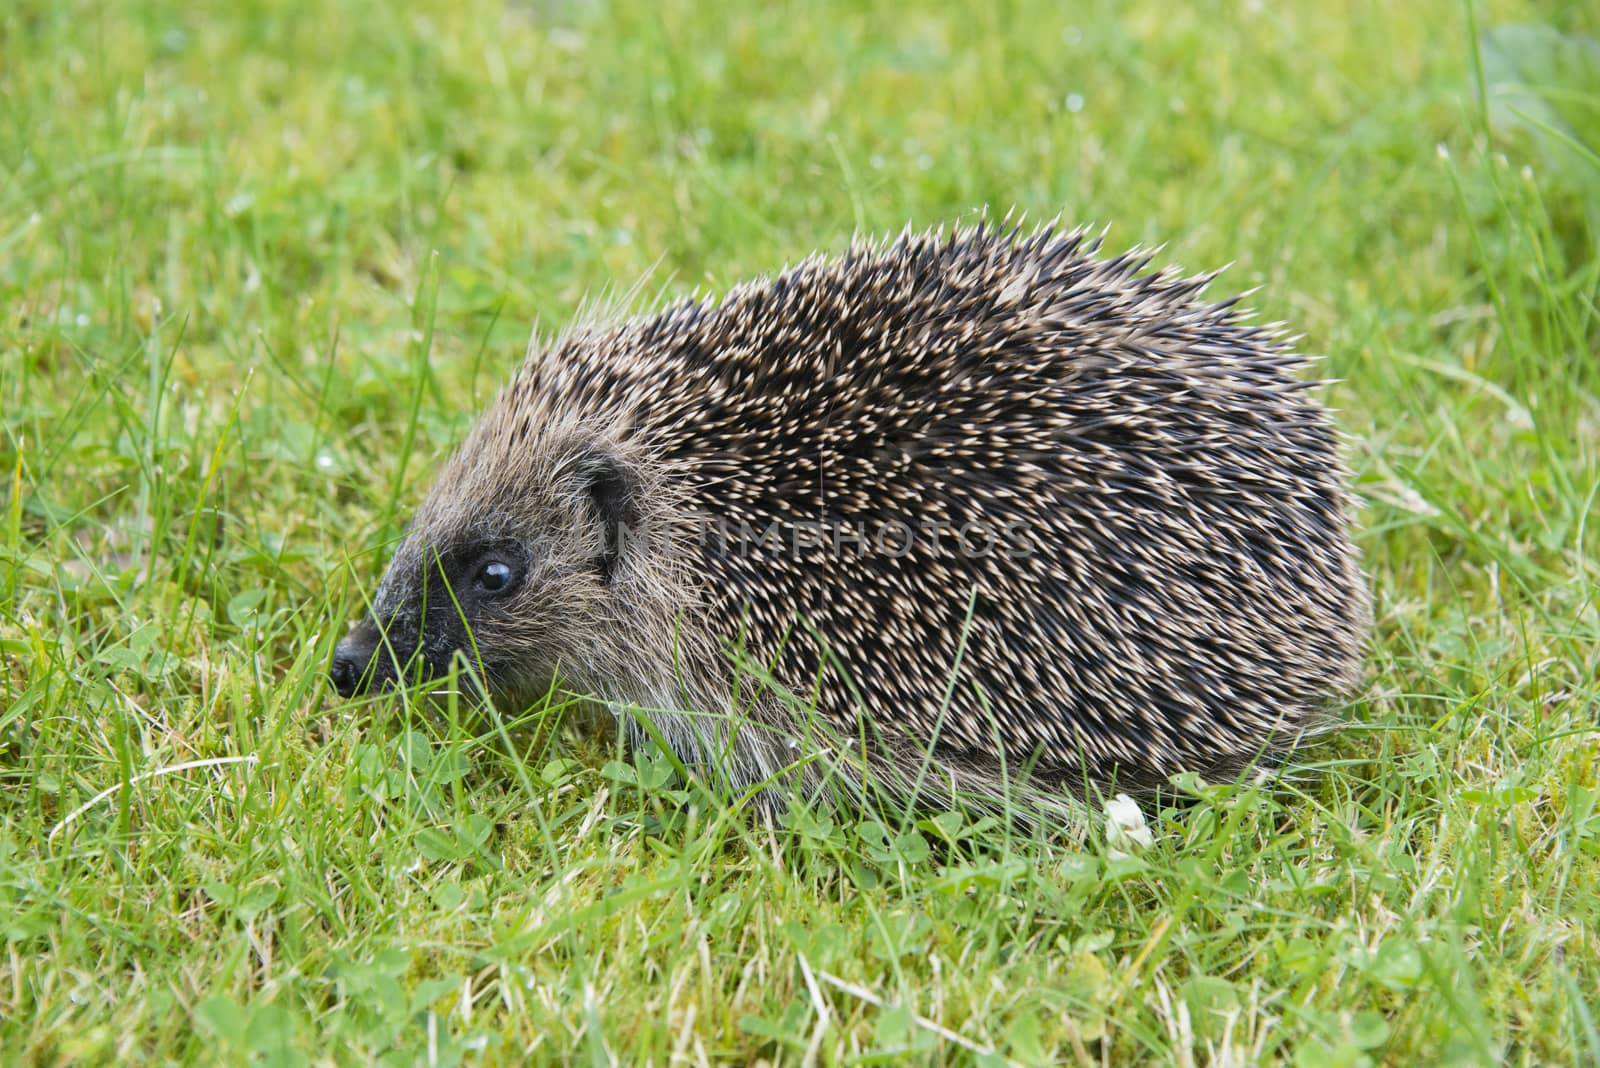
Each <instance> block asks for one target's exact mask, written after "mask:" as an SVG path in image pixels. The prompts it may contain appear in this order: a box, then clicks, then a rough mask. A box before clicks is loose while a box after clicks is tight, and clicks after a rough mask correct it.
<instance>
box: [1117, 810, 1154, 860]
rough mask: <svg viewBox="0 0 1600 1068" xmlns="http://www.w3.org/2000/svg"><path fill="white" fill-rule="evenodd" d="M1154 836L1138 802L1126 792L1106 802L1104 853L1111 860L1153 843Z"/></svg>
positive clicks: (1120, 858)
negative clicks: (1146, 823)
mask: <svg viewBox="0 0 1600 1068" xmlns="http://www.w3.org/2000/svg"><path fill="white" fill-rule="evenodd" d="M1155 841H1156V836H1155V835H1154V834H1152V833H1150V828H1149V827H1147V826H1145V822H1144V813H1143V812H1141V811H1140V810H1139V803H1138V802H1137V801H1135V800H1134V799H1133V798H1131V797H1129V796H1128V795H1127V794H1118V795H1117V796H1116V797H1113V798H1112V799H1111V800H1109V801H1107V802H1106V855H1107V856H1109V857H1110V858H1111V859H1112V860H1122V859H1123V858H1124V857H1127V856H1130V855H1132V854H1133V853H1135V852H1137V851H1138V850H1141V849H1147V848H1149V847H1150V846H1152V845H1154V844H1155Z"/></svg>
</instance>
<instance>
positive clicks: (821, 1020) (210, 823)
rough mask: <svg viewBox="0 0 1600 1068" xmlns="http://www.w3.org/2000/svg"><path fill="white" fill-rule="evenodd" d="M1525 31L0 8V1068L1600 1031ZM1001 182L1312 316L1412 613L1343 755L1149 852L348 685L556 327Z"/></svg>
mask: <svg viewBox="0 0 1600 1068" xmlns="http://www.w3.org/2000/svg"><path fill="white" fill-rule="evenodd" d="M1535 20H1537V21H1543V22H1546V23H1549V24H1551V25H1552V26H1553V27H1554V28H1555V29H1557V30H1559V31H1562V32H1564V33H1569V34H1570V33H1587V34H1591V35H1593V34H1596V33H1597V31H1600V21H1597V17H1596V13H1595V11H1594V9H1593V8H1592V6H1591V5H1588V4H1586V3H1582V2H1579V0H1569V2H1566V3H1555V4H1539V5H1535V4H1533V3H1519V2H1513V0H1505V2H1500V0H1492V2H1483V3H1478V4H1475V5H1473V6H1472V7H1468V6H1465V5H1464V4H1463V3H1462V2H1460V0H1417V2H1415V3H1410V4H1404V5H1386V4H1357V3H1352V4H1348V5H1329V4H1320V3H1317V4H1314V3H1296V4H1292V5H1285V4H1253V3H1249V2H1246V3H1244V4H1242V5H1236V4H1214V3H1209V2H1202V3H1199V4H1193V5H1170V4H1165V3H1159V2H1155V0H1141V2H1137V3H1131V4H1122V3H1115V4H1114V3H1110V2H1109V0H1107V2H1100V3H1091V4H1083V5H1071V6H1070V7H1064V6H1060V5H1056V4H1049V3H1042V2H1033V0H1016V2H1004V3H999V4H995V5H972V7H971V10H957V9H956V8H955V7H954V6H952V7H950V8H949V9H945V8H943V7H940V6H937V5H915V6H907V5H884V6H882V7H881V8H874V9H871V10H866V9H862V8H861V7H859V6H858V5H856V4H854V3H847V2H844V0H832V2H829V3H819V4H810V5H770V6H769V5H753V4H743V5H729V6H728V7H727V8H726V9H725V10H721V11H716V10H711V9H709V8H707V7H706V6H705V5H695V4H690V3H687V2H685V0H656V2H649V3H645V2H635V0H617V2H615V3H587V2H583V3H580V2H576V0H502V2H499V3H495V2H488V0H468V2H464V3H456V2H453V0H452V2H445V0H419V2H416V3H409V4H401V5H396V4H391V3H378V2H375V0H351V2H339V3H335V2H333V0H295V2H283V3H275V2H269V0H240V2H238V3H234V4H229V5H221V4H218V5H195V4H189V3H179V2H177V0H128V2H126V3H121V4H90V3H87V2H82V0H62V2H54V0H12V2H10V3H8V4H6V5H4V7H3V10H0V406H3V409H4V413H5V416H4V434H3V437H0V472H3V474H0V478H3V482H0V489H3V492H0V650H3V654H4V670H3V672H0V813H3V815H4V826H3V830H0V941H3V949H0V1059H3V1060H4V1061H6V1062H11V1063H40V1064H55V1063H67V1062H84V1063H104V1062H109V1061H124V1060H149V1061H200V1062H208V1061H211V1060H212V1059H213V1058H216V1057H219V1056H220V1057H223V1058H225V1059H227V1060H230V1061H235V1062H239V1063H244V1062H248V1061H259V1062H262V1063H272V1064H294V1063H301V1062H305V1061H312V1062H317V1063H341V1064H342V1063H370V1062H373V1061H378V1060H381V1061H383V1062H384V1063H413V1062H427V1063H457V1062H461V1061H466V1062H477V1061H487V1062H491V1063H505V1062H514V1061H518V1060H520V1059H522V1058H523V1057H525V1056H527V1057H532V1058H533V1059H536V1060H543V1061H580V1060H581V1061H584V1062H588V1063H605V1062H608V1061H614V1062H628V1063H632V1062H635V1061H650V1062H654V1063H660V1064H666V1063H669V1062H673V1063H676V1062H683V1063H701V1062H717V1061H732V1062H755V1061H758V1060H765V1061H768V1062H784V1063H801V1062H805V1061H807V1060H808V1059H812V1058H815V1059H816V1060H818V1061H820V1062H825V1063H887V1062H899V1061H901V1060H902V1059H904V1058H908V1057H909V1058H914V1059H919V1060H924V1061H952V1062H958V1063H959V1062H963V1061H973V1062H978V1063H984V1064H990V1063H995V1064H998V1063H1005V1062H1008V1061H1010V1062H1021V1063H1046V1062H1062V1063H1069V1064H1090V1063H1099V1064H1125V1063H1136V1062H1153V1063H1166V1062H1171V1063H1177V1064H1202V1063H1219V1064H1255V1063H1262V1064H1279V1063H1281V1064H1296V1065H1317V1064H1341V1065H1344V1064H1348V1065H1356V1064H1370V1063H1386V1064H1404V1065H1409V1064H1447V1063H1448V1064H1482V1065H1491V1064H1502V1063H1505V1064H1570V1063H1580V1062H1587V1063H1596V1062H1600V999H1597V998H1596V997H1595V991H1596V990H1600V963H1597V961H1600V896H1597V890H1596V887H1597V886H1600V805H1597V801H1600V728H1597V725H1596V711H1597V707H1600V640H1597V639H1600V621H1597V609H1596V605H1595V597H1594V593H1595V589H1596V576H1597V562H1600V534H1597V527H1600V513H1597V510H1596V507H1595V505H1596V497H1597V493H1600V400H1597V384H1600V308H1597V294H1600V257H1597V255H1596V248H1597V243H1600V229H1597V223H1596V220H1597V219H1600V213H1597V210H1596V206H1597V205H1600V197H1597V194H1596V193H1595V187H1594V185H1593V184H1587V185H1586V184H1584V181H1583V175H1584V174H1586V173H1587V174H1588V175H1589V176H1590V177H1594V176H1595V175H1600V163H1597V164H1596V165H1595V169H1594V170H1593V171H1588V172H1586V171H1584V170H1583V169H1582V168H1581V167H1580V168H1574V167H1572V166H1562V167H1559V168H1558V167H1556V166H1554V165H1552V164H1551V162H1550V160H1551V156H1550V153H1551V152H1552V151H1559V150H1560V148H1559V146H1557V148H1555V149H1553V148H1552V144H1554V143H1555V142H1554V140H1553V138H1554V137H1555V133H1554V132H1553V130H1554V128H1553V127H1551V126H1550V125H1549V124H1548V123H1545V124H1544V125H1543V126H1541V125H1538V124H1536V123H1535V124H1524V125H1523V126H1522V127H1520V128H1518V127H1515V126H1514V125H1507V124H1505V123H1504V122H1501V121H1499V120H1498V119H1497V118H1496V117H1495V116H1492V115H1491V113H1490V109H1489V108H1487V107H1485V106H1483V104H1482V103H1481V101H1480V98H1479V96H1478V94H1477V92H1476V89H1475V86H1476V85H1477V83H1478V80H1479V77H1480V72H1481V71H1482V70H1483V67H1482V64H1481V63H1479V62H1478V52H1477V50H1476V49H1475V48H1474V45H1473V42H1474V40H1475V39H1476V34H1477V33H1478V32H1481V31H1485V30H1490V29H1492V28H1494V27H1497V26H1500V25H1503V24H1506V23H1511V22H1518V21H1535ZM1490 73H1491V74H1492V71H1491V72H1490ZM1484 77H1485V78H1487V77H1488V76H1487V75H1484ZM1564 99H1566V101H1567V103H1569V104H1571V105H1572V106H1571V108H1570V109H1569V114H1587V115H1589V116H1591V118H1592V117H1594V116H1595V115H1596V114H1597V110H1600V100H1597V98H1595V97H1592V96H1591V97H1583V96H1581V95H1579V96H1576V97H1573V96H1571V95H1570V94H1569V96H1568V97H1566V98H1564ZM1585 109H1587V110H1585ZM1597 128H1600V119H1596V120H1595V121H1594V122H1593V124H1591V125H1590V126H1589V127H1588V129H1589V130H1590V131H1593V130H1595V129H1597ZM1588 143H1589V144H1591V145H1593V144H1595V143H1600V138H1595V139H1590V140H1589V142H1588ZM1566 162H1567V163H1568V164H1570V163H1571V159H1570V158H1568V159H1567V161H1566ZM1574 175H1577V178H1574V177H1573V176H1574ZM985 204H987V205H992V206H993V207H994V208H995V209H996V210H999V211H1004V210H1006V209H1007V208H1010V207H1013V206H1014V207H1016V208H1018V209H1020V210H1023V211H1026V212H1027V213H1028V214H1029V215H1030V216H1031V217H1035V218H1038V217H1049V216H1053V215H1056V214H1057V213H1060V214H1062V215H1063V216H1064V217H1065V218H1066V219H1068V220H1071V221H1092V222H1097V223H1101V224H1104V223H1111V224H1113V225H1112V229H1111V232H1110V238H1109V241H1110V244H1111V245H1113V246H1124V245H1130V244H1133V243H1136V242H1159V241H1166V242H1168V244H1167V246H1166V250H1165V252H1164V253H1163V258H1164V259H1165V260H1167V261H1169V262H1174V263H1179V264H1183V265H1186V266H1188V267H1190V268H1194V269H1199V268H1203V267H1210V266H1215V265H1219V264H1222V263H1226V262H1230V261H1231V262H1232V263H1233V266H1232V268H1231V269H1230V270H1229V272H1228V273H1227V274H1226V275H1225V276H1224V280H1223V281H1222V282H1221V283H1219V287H1220V290H1243V289H1246V288H1250V287H1254V286H1261V287H1263V288H1262V289H1261V291H1260V293H1259V294H1258V295H1257V296H1256V297H1255V298H1254V299H1255V301H1256V302H1257V303H1258V304H1259V305H1260V306H1261V307H1262V308H1263V312H1264V315H1265V316H1266V317H1267V318H1271V319H1284V320H1287V321H1289V322H1291V323H1292V324H1294V326H1295V328H1296V329H1298V330H1301V331H1303V332H1304V333H1305V335H1306V341H1305V343H1304V344H1305V345H1306V347H1308V348H1309V349H1311V350H1314V351H1317V352H1321V353H1325V354H1326V364H1325V367H1326V370H1327V372H1328V373H1329V374H1330V375H1332V376H1334V377H1336V378H1337V379H1339V380H1340V381H1339V382H1338V384H1337V385H1335V386H1334V387H1332V388H1331V390H1330V391H1329V399H1330V401H1331V403H1333V404H1334V405H1335V406H1337V407H1338V408H1339V409H1341V412H1342V414H1341V417H1340V418H1341V421H1342V423H1343V425H1344V427H1345V429H1346V430H1347V432H1348V434H1349V438H1350V443H1351V444H1350V450H1351V459H1352V463H1353V465H1354V467H1355V468H1356V470H1357V472H1358V479H1359V487H1360V490H1361V492H1362V495H1363V499H1364V501H1365V505H1366V507H1365V510H1364V512H1363V514H1362V516H1361V529H1362V535H1361V540H1362V546H1363V549H1364V551H1365V553H1366V559H1367V562H1368V567H1369V570H1370V573H1371V576H1372V583H1373V586H1374V589H1375V596H1376V604H1377V613H1378V634H1377V638H1376V641H1375V643H1374V649H1373V653H1372V658H1371V659H1372V667H1371V674H1370V685H1369V687H1368V689H1367V691H1366V692H1365V694H1364V696H1363V699H1362V700H1360V701H1358V702H1357V703H1356V704H1354V705H1353V707H1351V708H1350V710H1349V720H1350V729H1349V730H1348V731H1346V732H1344V733H1342V734H1341V735H1339V736H1338V737H1337V738H1335V739H1334V740H1332V741H1329V742H1327V743H1324V744H1322V745H1319V746H1318V747H1317V748H1316V749H1315V750H1313V751H1311V752H1309V753H1307V754H1306V755H1305V759H1306V761H1307V762H1308V764H1309V765H1311V767H1312V768H1313V769H1315V770H1314V773H1312V774H1307V775H1305V776H1303V777H1301V778H1299V779H1298V780H1296V782H1295V783H1293V784H1292V785H1291V786H1290V787H1288V788H1286V789H1278V790H1271V791H1266V790H1261V789H1257V788H1252V787H1249V786H1243V785H1228V784H1222V785H1211V786H1199V785H1196V786H1194V787H1193V789H1194V792H1195V794H1196V795H1197V796H1196V800H1195V801H1194V803H1193V804H1192V805H1190V806H1188V807H1185V808H1181V809H1179V808H1175V809H1171V810H1164V811H1160V812H1148V813H1147V818H1148V819H1149V821H1150V824H1151V826H1152V828H1153V830H1155V832H1156V834H1157V840H1156V843H1155V845H1153V846H1152V847H1150V848H1149V849H1146V850H1144V851H1142V852H1140V853H1137V854H1136V855H1134V856H1131V857H1127V858H1114V857H1113V856H1112V855H1111V854H1110V853H1109V852H1108V850H1107V848H1106V843H1105V841H1104V839H1103V836H1102V835H1101V834H1100V833H1098V832H1096V833H1094V834H1092V835H1090V836H1089V837H1088V838H1086V839H1081V840H1080V839H1079V838H1076V837H1072V836H1061V835H1056V836H1041V835H1034V836H1031V837H1030V836H1027V835H1024V834H1021V833H1020V832H1017V831H1016V830H1014V829H1013V828H1009V827H1006V826H1000V825H995V824H993V823H983V822H981V821H980V822H979V823H977V824H973V823H971V822H969V821H968V820H966V819H965V818H964V817H962V816H960V815H957V814H939V813H929V814H927V815H926V816H925V817H924V818H923V819H922V820H921V822H919V823H918V824H916V825H912V826H903V825H901V824H899V823H896V822H893V821H890V822H889V823H887V824H886V823H883V822H878V821H877V820H875V819H873V818H871V817H869V816H864V815H862V814H859V813H854V812H837V813H833V814H828V813H820V812H818V813H809V814H805V815H803V816H802V817H800V818H797V819H795V820H794V821H793V823H792V825H790V826H785V827H778V828H771V827H763V826H761V825H758V824H752V823H750V822H749V821H747V820H745V819H743V818H742V817H741V816H740V815H739V814H737V813H735V812H730V811H729V810H728V809H726V808H725V807H722V806H720V805H718V804H716V803H710V802H707V801H706V800H705V799H704V798H701V797H698V796H697V795H694V794H692V793H690V792H689V791H687V790H686V789H685V788H684V787H683V786H682V785H681V784H679V783H677V782H676V781H675V780H674V779H673V778H672V777H671V775H670V774H668V773H667V772H666V770H665V769H663V768H662V767H661V766H659V764H658V763H656V762H654V761H652V760H651V759H649V758H648V757H640V758H638V759H637V760H631V761H617V760H606V759H604V755H603V754H601V755H600V756H599V757H597V758H595V759H590V760H579V759H567V758H558V757H556V756H553V755H551V754H549V753H533V754H531V755H530V754H528V753H527V752H526V751H525V750H526V747H525V744H524V742H525V738H526V737H527V734H526V732H524V731H521V730H512V731H508V732H506V733H504V734H502V733H501V732H500V731H499V730H498V729H497V728H496V725H495V724H490V725H488V726H485V725H484V724H482V723H481V722H478V721H475V720H473V719H471V718H470V717H468V716H466V715H465V714H464V713H460V712H459V710H458V711H457V713H456V714H453V715H450V716H447V717H445V721H444V722H441V721H438V720H435V719H429V718H425V717H422V716H418V715H414V714H413V713H412V712H411V711H410V708H409V706H408V705H407V704H406V703H404V702H398V701H391V702H387V703H380V704H375V705H367V706H351V705H347V704H342V703H340V702H338V701H337V700H335V699H334V698H333V696H332V695H331V693H330V691H329V689H328V687H327V684H326V682H325V681H324V678H323V675H322V670H323V667H324V665H325V664H326V662H327V660H328V657H329V654H330V652H331V648H332V643H333V642H334V641H335V640H336V639H337V637H338V636H339V635H340V634H341V633H342V632H343V630H344V629H345V627H346V625H347V623H348V622H349V621H350V620H351V619H352V618H353V616H354V615H355V614H356V612H357V610H358V608H359V605H360V603H361V602H360V591H361V590H362V589H370V587H371V584H372V583H373V581H374V580H375V578H376V576H377V574H378V572H379V570H380V568H381V565H382V556H383V552H382V551H383V547H384V546H385V545H387V544H389V542H390V541H391V539H392V538H393V536H394V533H395V532H396V530H397V529H398V526H399V524H400V523H402V522H403V521H404V516H405V513H406V510H407V508H408V507H409V506H410V505H411V504H413V503H414V502H415V501H416V499H417V498H418V496H419V494H420V493H421V491H422V489H423V488H424V487H425V485H426V483H427V480H428V478H429V477H430V472H431V470H432V469H433V468H434V466H435V465H436V464H437V463H438V461H439V460H440V459H441V458H442V456H443V455H444V454H445V453H446V451H447V450H448V449H449V447H450V446H451V444H452V442H454V441H455V440H457V438H458V437H459V435H460V434H461V433H462V431H463V429H464V428H465V427H466V425H467V424H468V422H469V420H470V418H471V415H472V413H473V412H474V411H476V410H477V409H478V407H479V406H480V405H481V404H482V403H483V402H484V401H485V399H486V398H487V397H488V396H489V395H490V394H491V393H492V391H493V389H494V388H495V385H496V383H498V382H500V381H501V380H503V378H504V376H505V375H506V374H507V373H508V371H509V370H510V368H511V367H512V366H513V364H514V363H515V362H516V361H517V359H518V358H519V357H520V355H521V352H522V349H523V346H524V344H525V343H526V340H527V336H528V331H529V328H530V326H531V325H532V324H534V323H536V322H537V323H539V324H541V327H542V329H544V330H546V331H550V330H555V329H558V328H559V327H560V326H561V325H562V324H563V323H564V322H565V321H567V320H569V319H570V318H571V317H572V316H573V315H574V314H575V313H576V312H577V311H578V309H579V307H580V305H581V303H582V301H583V299H584V297H585V296H586V295H588V294H598V293H601V292H604V291H606V290H608V289H626V288H627V287H629V286H631V285H632V284H633V283H634V282H636V281H637V280H639V279H640V278H647V279H648V281H647V283H646V287H647V291H649V292H655V291H657V290H659V291H661V292H663V293H665V294H669V295H670V294H681V293H685V292H688V291H690V290H692V289H694V288H696V287H701V288H704V289H709V290H713V291H715V290H720V289H722V288H725V287H726V286H728V285H730V284H732V283H733V282H735V281H737V280H739V279H741V278H742V277H745V276H747V275H751V274H754V273H759V272H762V271H767V270H770V269H772V268H775V267H777V266H779V265H781V264H783V263H785V262H788V261H793V260H795V259H797V258H799V257H801V256H803V255H805V254H806V253H808V252H810V251H811V250H813V249H814V248H825V249H838V248H840V247H841V246H842V245H844V244H845V243H846V242H847V241H848V239H849V237H850V235H851V234H852V233H855V232H858V231H860V232H867V233H877V234H881V233H886V232H893V231H897V230H898V229H900V228H901V227H902V226H903V225H904V224H905V223H906V222H907V221H908V220H909V221H912V222H915V223H916V224H918V225H927V224H933V223H937V222H947V221H951V220H957V219H962V218H970V217H971V216H972V213H973V212H974V210H975V209H977V208H978V207H979V206H981V205H985ZM539 715H541V713H540V712H538V711H537V710H535V711H534V713H533V716H534V718H537V717H538V716H539ZM511 726H513V727H516V726H517V724H515V723H513V724H512V725H511ZM507 742H510V743H511V744H510V745H508V744H507ZM519 752H520V753H521V755H518V754H519Z"/></svg>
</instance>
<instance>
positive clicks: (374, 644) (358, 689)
mask: <svg viewBox="0 0 1600 1068" xmlns="http://www.w3.org/2000/svg"><path fill="white" fill-rule="evenodd" d="M382 639H383V635H382V634H380V633H379V631H378V628H377V626H376V625H375V624H374V623H373V622H372V620H371V619H365V620H362V622H361V624H360V625H359V626H358V627H356V628H355V629H354V630H352V631H351V632H350V633H349V634H346V635H345V636H344V637H343V638H342V639H340V641H339V644H338V645H336V646H334V649H333V662H332V663H331V664H329V665H328V678H329V679H331V680H332V681H333V688H334V689H335V690H337V691H338V692H339V696H340V697H354V696H356V695H357V694H361V693H365V692H366V691H367V689H368V687H369V686H371V684H372V676H373V669H374V667H375V666H376V663H377V659H378V646H379V645H380V644H381V643H382Z"/></svg>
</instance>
